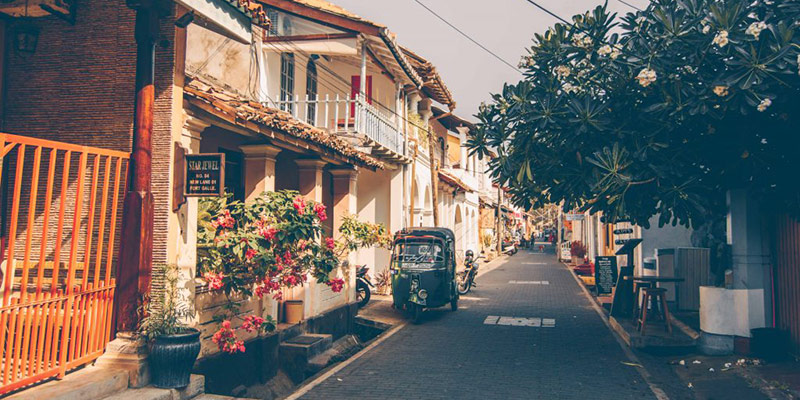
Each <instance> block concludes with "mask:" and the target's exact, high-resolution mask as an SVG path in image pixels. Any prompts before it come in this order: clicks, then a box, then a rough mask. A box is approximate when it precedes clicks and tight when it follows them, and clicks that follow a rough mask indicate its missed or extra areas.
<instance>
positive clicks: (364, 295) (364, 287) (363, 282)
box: [356, 265, 375, 308]
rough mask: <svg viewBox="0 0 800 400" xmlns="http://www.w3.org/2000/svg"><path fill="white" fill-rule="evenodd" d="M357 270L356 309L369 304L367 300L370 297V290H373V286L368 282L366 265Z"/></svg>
mask: <svg viewBox="0 0 800 400" xmlns="http://www.w3.org/2000/svg"><path fill="white" fill-rule="evenodd" d="M357 268H358V269H356V300H357V301H358V307H359V308H361V307H364V306H365V305H367V303H369V298H370V296H372V293H371V290H370V288H374V287H375V286H374V285H373V284H372V282H370V281H369V275H367V271H369V268H368V267H367V266H366V265H362V266H359V267H357Z"/></svg>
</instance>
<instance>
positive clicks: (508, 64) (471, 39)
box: [414, 0, 522, 73]
mask: <svg viewBox="0 0 800 400" xmlns="http://www.w3.org/2000/svg"><path fill="white" fill-rule="evenodd" d="M414 1H415V2H416V3H417V4H419V5H420V6H422V8H424V9H426V10H428V12H429V13H431V14H433V15H434V16H435V17H436V18H438V19H439V20H441V21H442V22H444V23H445V24H447V26H449V27H451V28H453V29H454V30H455V31H456V32H458V33H460V34H461V36H464V37H465V38H467V40H469V41H470V42H472V43H474V44H475V45H476V46H478V47H480V48H481V49H483V51H485V52H487V53H489V54H491V55H492V56H494V58H496V59H498V60H500V62H502V63H503V64H505V65H507V66H508V67H509V68H511V69H513V70H514V71H516V72H519V73H522V71H520V70H519V68H517V67H515V66H514V65H512V64H511V63H509V62H508V61H506V60H504V59H503V58H502V57H500V56H498V55H497V53H495V52H493V51H492V50H490V49H489V48H488V47H486V46H484V45H482V44H480V43H479V42H478V41H477V40H475V39H473V38H472V37H471V36H469V35H468V34H466V33H465V32H464V31H462V30H461V29H459V28H458V27H456V26H455V25H453V24H451V23H450V21H448V20H446V19H445V18H444V17H442V16H441V15H439V14H437V13H436V11H433V10H431V9H430V8H429V7H428V6H426V5H425V4H424V3H423V2H421V1H420V0H414Z"/></svg>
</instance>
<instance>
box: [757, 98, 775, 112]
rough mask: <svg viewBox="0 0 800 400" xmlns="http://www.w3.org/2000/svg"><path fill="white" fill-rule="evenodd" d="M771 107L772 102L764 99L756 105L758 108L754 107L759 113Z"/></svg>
mask: <svg viewBox="0 0 800 400" xmlns="http://www.w3.org/2000/svg"><path fill="white" fill-rule="evenodd" d="M771 105H772V100H770V99H764V100H761V103H758V107H756V109H757V110H758V111H760V112H764V111H765V110H766V109H767V107H769V106H771Z"/></svg>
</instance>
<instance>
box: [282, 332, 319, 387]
mask: <svg viewBox="0 0 800 400" xmlns="http://www.w3.org/2000/svg"><path fill="white" fill-rule="evenodd" d="M331 343H333V337H332V336H331V335H325V334H312V333H306V334H302V335H299V336H296V337H294V338H291V339H289V340H287V341H285V342H282V343H281V344H280V348H279V349H278V356H279V360H280V365H281V368H282V369H283V370H284V372H286V374H287V375H288V376H289V377H290V378H291V379H292V381H294V382H295V383H300V382H302V381H303V380H305V378H306V376H305V374H306V372H305V371H306V367H307V366H308V361H309V360H311V359H312V358H314V357H315V356H316V355H318V354H321V353H323V352H324V351H325V350H328V349H329V348H330V347H331Z"/></svg>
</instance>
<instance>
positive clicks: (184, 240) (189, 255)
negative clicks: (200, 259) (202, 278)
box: [176, 115, 210, 322]
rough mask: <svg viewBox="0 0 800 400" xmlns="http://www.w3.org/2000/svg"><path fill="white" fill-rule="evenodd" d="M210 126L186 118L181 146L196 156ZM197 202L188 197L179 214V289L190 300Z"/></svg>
mask: <svg viewBox="0 0 800 400" xmlns="http://www.w3.org/2000/svg"><path fill="white" fill-rule="evenodd" d="M209 126H210V124H208V123H207V122H205V121H203V120H201V119H199V118H197V117H194V116H191V115H187V116H186V118H185V120H184V122H183V129H182V130H181V138H180V141H181V146H183V147H184V148H186V149H187V150H188V151H187V153H189V154H196V153H199V152H200V140H201V139H202V133H203V131H204V130H205V129H206V128H208V127H209ZM197 202H198V199H197V197H188V198H186V202H185V203H184V204H183V205H182V206H181V207H180V209H178V212H177V214H178V221H179V226H180V235H179V237H178V246H177V250H178V251H177V253H178V254H177V256H178V257H177V260H176V264H177V266H178V268H179V270H180V279H181V282H180V283H179V285H178V287H180V288H181V291H182V293H181V294H182V295H184V296H186V298H189V299H194V295H195V285H194V279H195V276H196V275H197ZM194 322H196V321H194Z"/></svg>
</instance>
